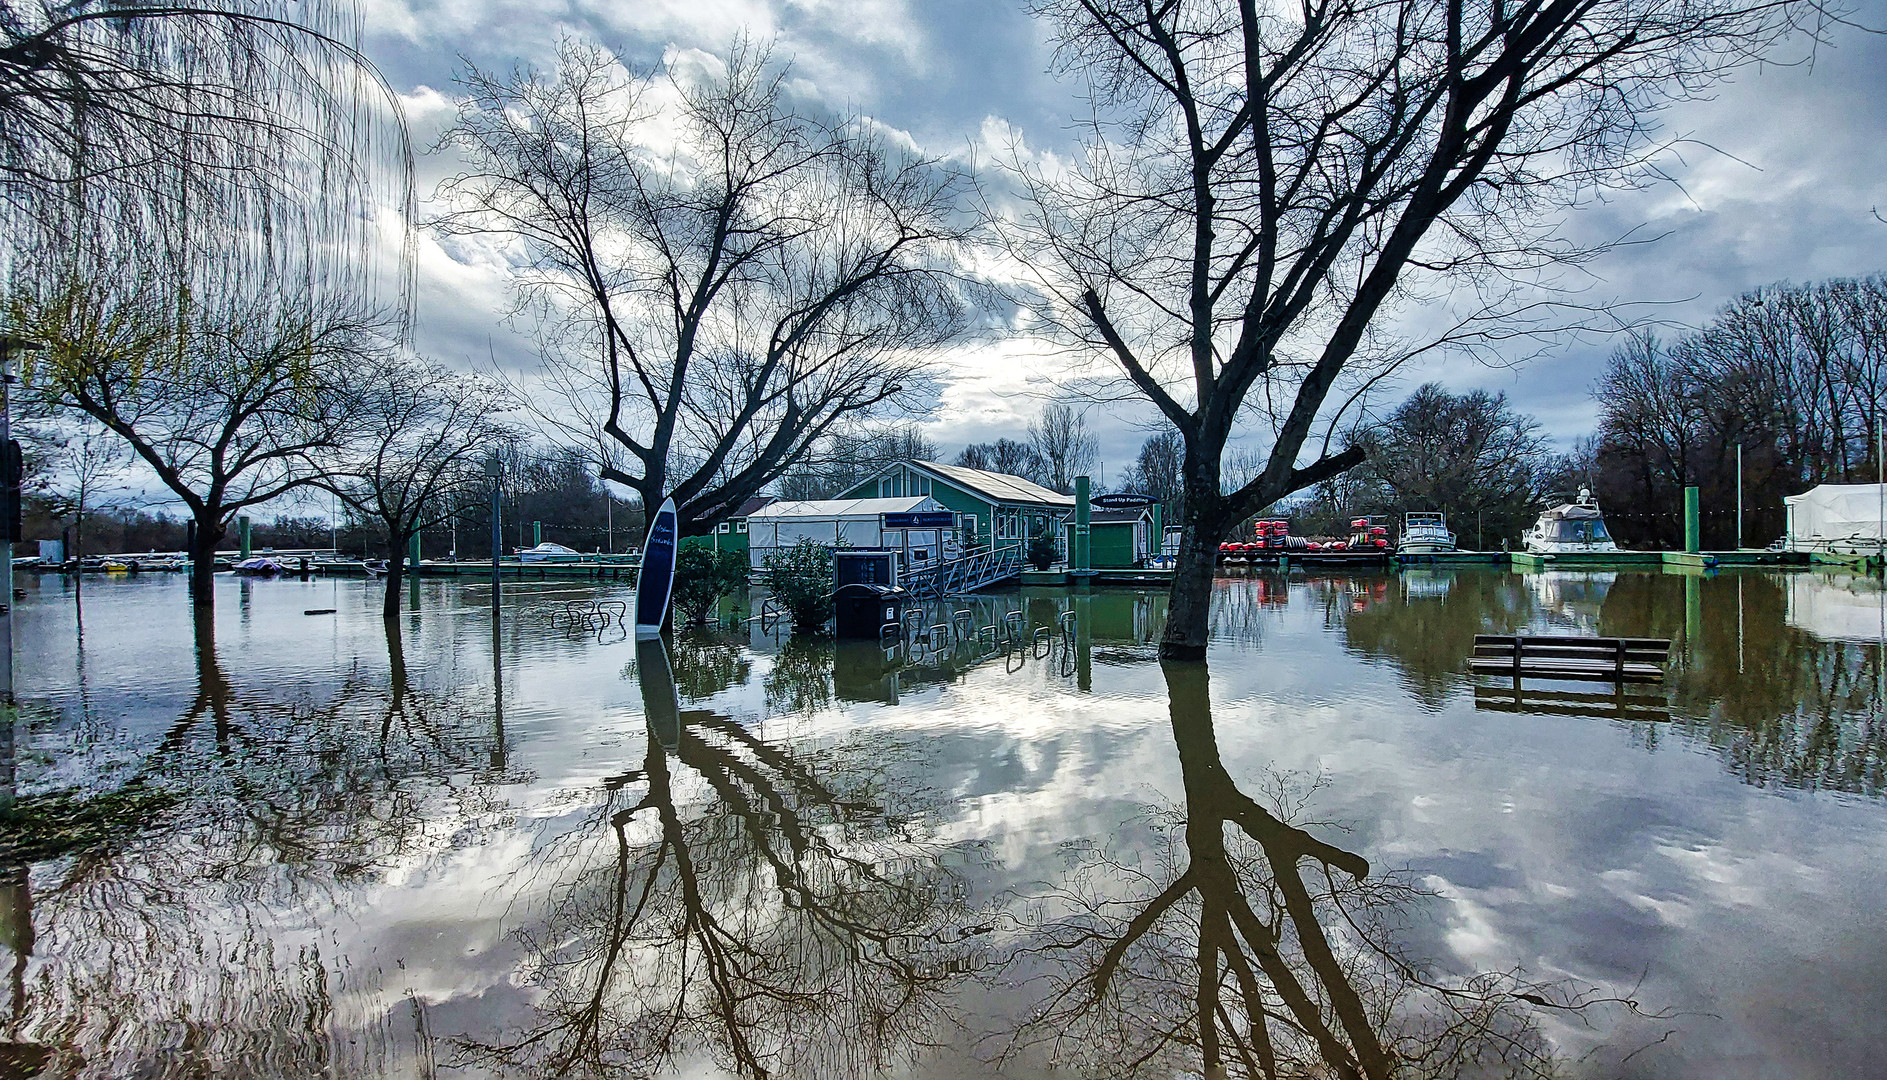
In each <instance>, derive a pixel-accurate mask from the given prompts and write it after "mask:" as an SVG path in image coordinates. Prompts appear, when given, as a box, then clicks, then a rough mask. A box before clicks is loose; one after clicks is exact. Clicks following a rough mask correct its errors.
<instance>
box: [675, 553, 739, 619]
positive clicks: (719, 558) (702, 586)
mask: <svg viewBox="0 0 1887 1080" xmlns="http://www.w3.org/2000/svg"><path fill="white" fill-rule="evenodd" d="M746 583H747V553H746V552H744V551H715V550H713V549H712V548H705V547H695V546H693V545H690V546H688V547H684V548H682V549H681V551H680V552H678V553H677V554H676V555H675V612H676V614H678V615H680V616H681V617H682V622H684V623H687V624H693V623H698V622H701V621H702V620H704V619H706V618H707V617H708V611H709V609H711V608H712V607H714V605H715V604H716V603H719V602H720V599H721V597H723V596H726V595H728V594H729V593H731V592H733V591H734V590H735V589H738V588H740V587H741V586H742V585H745V584H746Z"/></svg>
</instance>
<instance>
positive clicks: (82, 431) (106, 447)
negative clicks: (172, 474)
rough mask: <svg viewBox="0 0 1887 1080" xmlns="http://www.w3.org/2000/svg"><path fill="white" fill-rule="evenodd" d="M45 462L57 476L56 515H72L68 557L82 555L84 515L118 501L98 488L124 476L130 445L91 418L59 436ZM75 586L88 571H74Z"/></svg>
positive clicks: (79, 586) (75, 587) (82, 584)
mask: <svg viewBox="0 0 1887 1080" xmlns="http://www.w3.org/2000/svg"><path fill="white" fill-rule="evenodd" d="M45 464H46V465H48V466H49V467H50V469H51V470H52V472H53V474H54V477H55V479H53V481H52V483H53V485H54V486H53V490H52V495H53V498H52V499H51V503H52V512H53V516H55V517H61V518H63V517H68V516H69V517H71V518H72V550H71V552H69V553H68V556H67V557H68V558H81V559H82V558H84V556H85V515H87V514H91V513H96V512H97V511H99V510H101V509H108V508H116V507H117V506H118V505H119V504H118V503H116V502H115V501H114V500H101V499H100V497H99V492H100V491H101V490H104V489H108V488H109V487H110V486H111V485H112V484H114V483H116V482H117V481H119V480H121V479H122V478H123V477H124V474H125V470H126V468H127V467H128V466H129V465H130V464H131V454H130V449H129V448H128V447H126V446H125V445H124V443H123V441H122V440H120V439H119V438H118V436H117V435H116V434H115V433H114V432H112V431H111V430H109V429H107V428H105V427H103V426H101V425H99V424H98V423H97V422H95V421H91V420H90V419H89V418H88V419H87V422H85V423H82V424H80V425H79V426H78V428H77V429H76V430H73V431H69V432H66V433H65V434H64V435H63V437H60V438H58V441H57V443H56V444H55V446H54V448H53V449H52V452H51V453H50V454H49V455H47V460H46V462H45ZM72 587H73V592H74V593H75V594H76V593H78V592H80V591H83V589H84V588H85V575H84V574H76V575H74V576H73V578H72Z"/></svg>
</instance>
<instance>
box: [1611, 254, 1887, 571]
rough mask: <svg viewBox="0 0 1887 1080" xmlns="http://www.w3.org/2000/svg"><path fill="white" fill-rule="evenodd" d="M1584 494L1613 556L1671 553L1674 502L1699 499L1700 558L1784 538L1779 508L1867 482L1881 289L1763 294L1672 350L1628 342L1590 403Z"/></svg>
mask: <svg viewBox="0 0 1887 1080" xmlns="http://www.w3.org/2000/svg"><path fill="white" fill-rule="evenodd" d="M1594 393H1595V396H1596V397H1597V398H1598V401H1599V436H1598V440H1599V441H1598V447H1597V453H1596V458H1597V460H1596V487H1597V490H1598V494H1599V496H1600V498H1601V500H1602V501H1603V502H1604V504H1605V507H1606V517H1607V519H1608V520H1609V521H1611V522H1612V523H1613V525H1612V531H1613V533H1614V535H1616V536H1617V537H1618V538H1619V540H1620V541H1621V542H1623V543H1627V544H1631V545H1641V546H1653V547H1655V546H1664V547H1670V546H1675V545H1676V544H1678V543H1679V542H1680V540H1681V539H1682V522H1681V518H1680V510H1679V507H1680V505H1681V499H1682V489H1683V488H1684V487H1685V486H1687V485H1691V484H1695V485H1697V486H1698V487H1699V488H1701V489H1702V491H1701V495H1702V501H1703V507H1704V518H1703V541H1704V546H1705V547H1706V548H1727V547H1731V546H1734V545H1735V543H1736V535H1735V533H1736V509H1735V508H1736V455H1737V449H1738V447H1741V448H1742V452H1743V499H1744V507H1745V525H1744V535H1743V542H1744V543H1745V544H1749V545H1758V546H1759V545H1762V544H1766V543H1768V542H1769V541H1771V540H1773V539H1775V538H1776V537H1777V536H1780V535H1781V534H1782V532H1783V530H1784V528H1785V527H1786V522H1785V519H1784V511H1783V503H1782V497H1783V496H1784V495H1793V494H1796V493H1798V492H1801V491H1804V490H1806V489H1808V488H1810V487H1813V486H1814V485H1816V484H1824V483H1872V482H1874V480H1875V478H1876V476H1877V475H1878V472H1877V469H1878V461H1877V458H1876V456H1875V455H1876V450H1875V447H1876V445H1877V444H1876V439H1877V436H1878V433H1879V432H1880V431H1881V424H1882V410H1883V407H1884V406H1887V278H1883V277H1881V276H1879V275H1876V276H1872V277H1866V278H1858V279H1840V280H1833V281H1825V282H1821V283H1819V284H1813V285H1789V284H1781V285H1771V286H1766V287H1764V288H1761V289H1756V290H1754V291H1751V292H1749V293H1746V294H1744V295H1743V296H1742V297H1740V298H1739V299H1737V300H1736V301H1735V302H1734V303H1732V304H1730V305H1729V306H1727V307H1726V308H1724V309H1723V310H1722V311H1721V312H1719V313H1718V315H1717V316H1716V318H1715V319H1714V320H1712V321H1711V322H1710V324H1709V325H1707V326H1705V327H1704V328H1703V329H1701V330H1698V331H1697V332H1695V333H1691V334H1686V335H1684V336H1682V337H1679V338H1677V339H1676V340H1675V341H1669V342H1667V341H1662V340H1660V339H1658V338H1657V337H1655V336H1653V335H1651V334H1648V333H1646V334H1640V335H1637V336H1635V337H1633V338H1632V339H1631V340H1630V341H1628V342H1627V343H1626V344H1625V345H1624V346H1622V347H1621V348H1619V349H1618V350H1617V351H1615V352H1614V353H1613V354H1612V356H1611V358H1610V360H1609V362H1608V363H1607V365H1606V370H1605V374H1604V375H1603V376H1602V377H1601V379H1600V380H1599V383H1598V386H1597V387H1596V388H1595V390H1594Z"/></svg>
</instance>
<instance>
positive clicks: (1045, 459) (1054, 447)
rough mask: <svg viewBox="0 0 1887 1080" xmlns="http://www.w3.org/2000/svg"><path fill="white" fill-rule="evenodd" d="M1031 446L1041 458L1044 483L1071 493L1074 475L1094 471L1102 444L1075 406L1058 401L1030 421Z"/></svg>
mask: <svg viewBox="0 0 1887 1080" xmlns="http://www.w3.org/2000/svg"><path fill="white" fill-rule="evenodd" d="M1029 446H1030V448H1032V449H1033V450H1034V451H1035V454H1036V457H1038V458H1040V459H1041V462H1042V466H1041V468H1042V483H1043V484H1044V485H1045V486H1047V487H1051V488H1054V489H1055V490H1056V491H1059V492H1061V493H1062V494H1063V495H1071V494H1073V493H1074V490H1075V477H1077V476H1086V475H1089V474H1091V473H1092V472H1094V466H1095V462H1096V458H1097V457H1098V455H1099V452H1100V451H1099V445H1098V444H1097V443H1096V442H1095V439H1094V436H1092V435H1090V434H1088V423H1087V420H1086V419H1085V418H1084V417H1083V416H1082V415H1081V414H1080V413H1078V412H1076V411H1075V409H1074V406H1072V405H1066V404H1062V403H1060V402H1057V403H1056V404H1053V405H1050V406H1048V407H1047V408H1045V409H1043V410H1042V415H1041V416H1040V417H1038V418H1036V420H1035V422H1034V423H1032V424H1030V425H1029Z"/></svg>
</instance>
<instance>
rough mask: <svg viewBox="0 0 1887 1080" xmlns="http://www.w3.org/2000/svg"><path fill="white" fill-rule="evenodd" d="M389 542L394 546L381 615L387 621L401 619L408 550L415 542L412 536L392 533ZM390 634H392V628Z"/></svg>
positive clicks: (389, 534) (389, 562) (388, 566)
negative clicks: (401, 595) (402, 588)
mask: <svg viewBox="0 0 1887 1080" xmlns="http://www.w3.org/2000/svg"><path fill="white" fill-rule="evenodd" d="M387 540H388V541H389V542H390V543H391V544H392V545H393V550H392V552H390V553H389V555H388V558H387V593H386V596H385V598H384V599H383V600H382V601H381V604H380V615H381V617H382V618H386V619H397V618H399V617H400V589H401V587H402V586H403V585H404V584H405V582H406V549H407V546H408V545H409V544H411V543H412V542H413V538H412V534H410V533H396V532H390V533H388V534H387ZM387 632H388V633H392V630H391V628H389V629H388V631H387Z"/></svg>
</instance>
